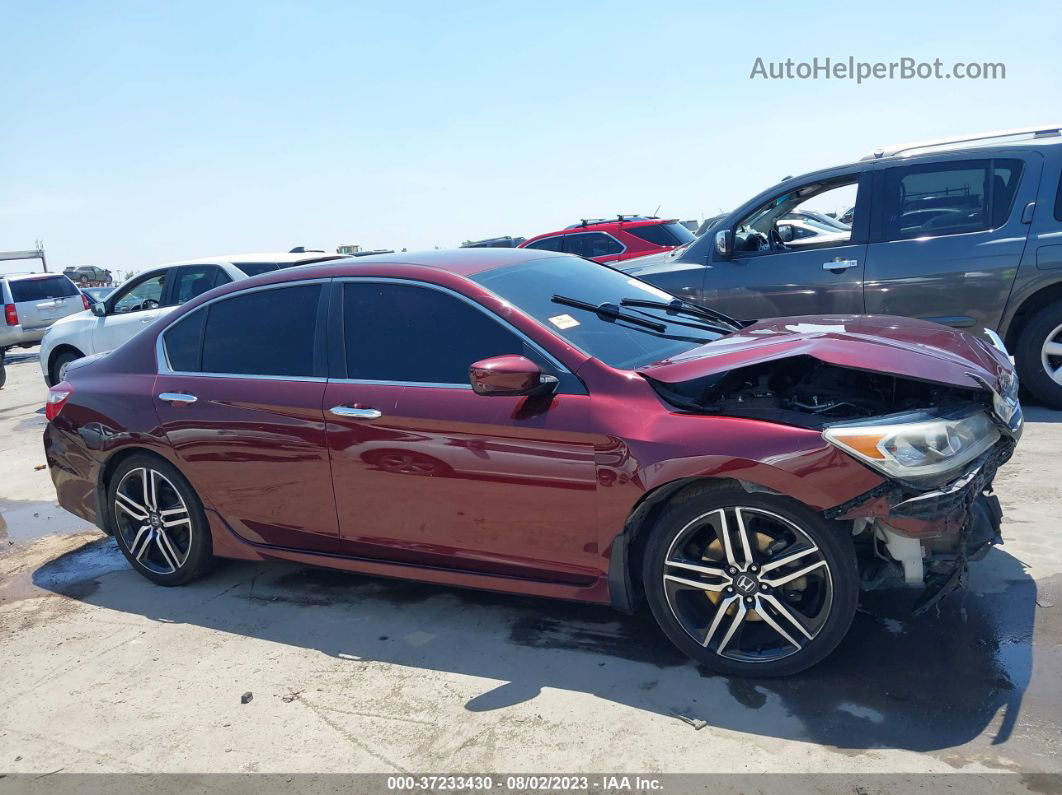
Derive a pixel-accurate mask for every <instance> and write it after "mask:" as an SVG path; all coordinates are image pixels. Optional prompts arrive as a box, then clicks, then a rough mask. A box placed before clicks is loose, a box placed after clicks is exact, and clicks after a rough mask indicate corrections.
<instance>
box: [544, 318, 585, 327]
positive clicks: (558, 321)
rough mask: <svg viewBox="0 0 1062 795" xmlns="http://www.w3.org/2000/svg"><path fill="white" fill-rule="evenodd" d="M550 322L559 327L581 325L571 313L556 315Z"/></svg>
mask: <svg viewBox="0 0 1062 795" xmlns="http://www.w3.org/2000/svg"><path fill="white" fill-rule="evenodd" d="M549 322H550V323H552V324H553V325H554V326H556V327H557V328H559V329H566V328H574V327H575V326H578V325H579V321H578V320H576V319H575V318H574V317H572V316H571V315H554V316H553V317H551V318H550V319H549Z"/></svg>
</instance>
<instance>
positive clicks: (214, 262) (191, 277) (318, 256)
mask: <svg viewBox="0 0 1062 795" xmlns="http://www.w3.org/2000/svg"><path fill="white" fill-rule="evenodd" d="M340 258H341V257H340V256H339V255H335V254H324V253H322V252H312V251H304V252H297V253H273V254H235V255H233V254H228V255H225V256H220V257H207V258H205V259H195V260H186V261H184V262H171V263H169V264H168V265H160V266H158V267H155V268H149V269H147V270H145V271H143V272H142V273H138V274H137V275H136V276H133V277H132V278H130V279H129V280H128V281H126V282H125V283H123V284H122V285H121V286H120V287H118V288H117V289H116V290H115V291H114V292H112V293H111V294H110V295H109V296H108V297H107V298H106V299H104V300H103V301H100V302H99V303H96V304H93V305H92V308H91V309H90V310H88V311H85V312H78V313H77V314H76V315H70V316H69V317H65V318H63V319H62V320H59V321H57V322H55V323H53V324H52V326H51V327H50V328H49V329H48V331H47V332H46V333H45V335H44V339H42V340H41V351H40V361H41V370H42V371H43V372H44V380H45V381H46V382H47V383H48V386H54V385H55V384H57V383H59V382H60V381H62V380H63V375H64V374H65V373H66V368H67V366H69V364H70V362H73V361H76V360H77V359H80V358H82V357H84V356H90V355H92V354H94V353H103V352H104V351H109V350H113V349H114V348H117V347H118V346H119V345H121V344H122V343H123V342H125V341H126V340H128V339H130V338H131V337H132V336H134V335H135V334H136V333H137V332H138V331H140V329H142V328H144V327H145V326H147V325H148V324H150V323H152V322H153V321H155V320H156V319H158V318H159V317H161V316H162V315H165V314H167V313H169V312H171V311H173V309H174V308H175V307H177V306H180V305H181V304H183V303H184V302H185V301H190V300H191V299H193V298H195V297H196V296H198V295H202V294H203V293H205V292H206V291H207V290H210V289H212V288H214V287H218V286H220V285H222V284H227V283H229V282H235V281H240V280H241V279H247V278H250V277H251V276H257V275H258V274H260V273H266V272H267V271H274V270H278V269H280V268H288V267H292V266H294V265H306V264H309V263H311V262H324V261H326V260H331V259H340Z"/></svg>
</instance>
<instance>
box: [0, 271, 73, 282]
mask: <svg viewBox="0 0 1062 795" xmlns="http://www.w3.org/2000/svg"><path fill="white" fill-rule="evenodd" d="M56 276H61V277H63V278H64V279H65V278H66V274H65V273H52V272H48V273H0V279H7V280H8V281H9V282H17V281H23V280H25V279H47V278H55V277H56Z"/></svg>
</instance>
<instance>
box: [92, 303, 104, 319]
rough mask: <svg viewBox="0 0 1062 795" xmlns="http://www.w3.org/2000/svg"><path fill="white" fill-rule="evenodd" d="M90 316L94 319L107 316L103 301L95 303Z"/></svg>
mask: <svg viewBox="0 0 1062 795" xmlns="http://www.w3.org/2000/svg"><path fill="white" fill-rule="evenodd" d="M91 309H92V314H94V315H95V316H96V317H104V316H106V314H107V305H106V304H104V302H103V301H97V302H96V303H94V304H93V305H92V307H91Z"/></svg>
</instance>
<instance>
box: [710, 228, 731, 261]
mask: <svg viewBox="0 0 1062 795" xmlns="http://www.w3.org/2000/svg"><path fill="white" fill-rule="evenodd" d="M733 252H734V235H733V233H732V232H731V231H730V230H729V229H723V230H721V231H719V232H716V233H715V253H716V254H718V255H719V257H720V259H729V258H730V255H731V254H733Z"/></svg>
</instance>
